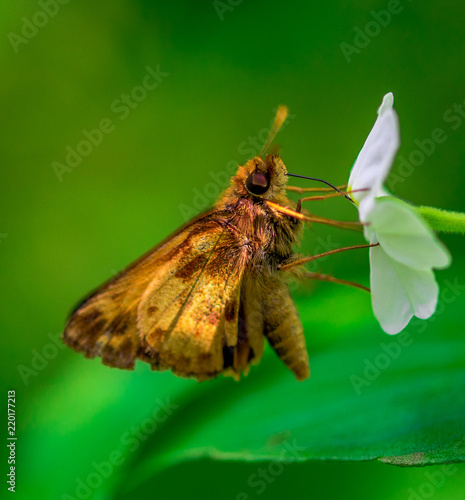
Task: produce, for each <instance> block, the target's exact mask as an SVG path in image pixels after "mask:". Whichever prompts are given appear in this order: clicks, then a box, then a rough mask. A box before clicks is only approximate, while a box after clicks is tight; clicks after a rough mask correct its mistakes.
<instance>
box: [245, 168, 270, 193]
mask: <svg viewBox="0 0 465 500" xmlns="http://www.w3.org/2000/svg"><path fill="white" fill-rule="evenodd" d="M245 187H246V188H247V191H248V192H249V193H250V194H254V195H260V194H264V193H266V192H267V191H268V189H269V187H270V178H269V177H268V174H265V173H263V172H253V173H251V174H250V175H249V176H248V177H247V180H246V181H245Z"/></svg>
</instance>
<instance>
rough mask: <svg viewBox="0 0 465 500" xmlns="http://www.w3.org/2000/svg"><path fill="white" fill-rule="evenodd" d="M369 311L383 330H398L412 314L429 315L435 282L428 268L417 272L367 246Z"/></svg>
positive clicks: (436, 294)
mask: <svg viewBox="0 0 465 500" xmlns="http://www.w3.org/2000/svg"><path fill="white" fill-rule="evenodd" d="M370 265H371V293H372V304H373V312H374V314H375V316H376V318H377V320H378V321H379V323H380V325H381V327H382V328H383V330H384V331H385V332H386V333H389V334H391V335H392V334H395V333H399V332H400V331H402V330H403V329H404V328H405V326H406V325H407V324H408V322H409V321H410V319H411V318H412V316H413V315H415V316H417V317H418V318H422V319H426V318H429V317H430V316H431V315H432V314H433V313H434V311H435V309H436V304H437V300H438V292H439V290H438V285H437V283H436V279H435V277H434V274H433V272H432V271H419V270H417V269H412V268H411V267H408V266H404V265H403V264H400V263H399V262H397V261H395V260H393V259H391V258H390V257H389V256H388V255H387V254H386V252H384V250H383V249H382V248H381V247H372V248H370Z"/></svg>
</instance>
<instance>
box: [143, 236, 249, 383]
mask: <svg viewBox="0 0 465 500" xmlns="http://www.w3.org/2000/svg"><path fill="white" fill-rule="evenodd" d="M246 263H247V254H246V251H245V250H244V249H243V248H242V247H241V245H240V244H239V241H238V240H237V238H236V237H235V236H234V235H233V234H232V233H231V232H230V231H229V230H228V229H226V228H224V227H221V226H217V228H216V229H215V228H210V229H209V230H208V231H203V232H201V233H199V234H198V235H197V239H196V240H195V241H194V245H193V247H192V248H191V250H190V252H189V258H188V259H186V260H184V261H183V262H181V263H180V264H181V265H178V266H177V268H176V269H173V270H172V272H171V273H170V274H169V275H168V276H164V277H162V276H157V277H156V279H154V280H152V282H151V283H150V285H149V286H148V287H147V289H146V291H145V292H144V294H143V296H142V298H141V300H140V304H139V308H138V327H139V332H140V335H141V338H142V343H143V346H144V347H145V348H146V353H147V354H148V356H149V357H150V359H151V360H152V364H153V365H154V367H156V368H159V369H164V368H170V369H171V370H173V371H174V372H175V373H176V374H178V375H181V376H185V377H189V376H193V377H195V378H197V379H198V380H204V379H208V378H212V377H214V376H216V375H218V374H219V373H222V372H223V371H224V370H225V369H227V368H228V367H229V361H228V350H229V349H233V348H234V346H235V345H236V344H237V331H238V326H237V324H238V316H237V313H236V311H238V309H239V290H240V283H241V280H242V276H243V274H244V270H245V267H246Z"/></svg>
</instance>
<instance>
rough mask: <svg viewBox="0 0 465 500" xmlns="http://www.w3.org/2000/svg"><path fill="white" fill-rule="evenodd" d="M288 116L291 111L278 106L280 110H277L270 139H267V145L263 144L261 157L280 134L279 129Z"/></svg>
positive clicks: (269, 134) (285, 107)
mask: <svg viewBox="0 0 465 500" xmlns="http://www.w3.org/2000/svg"><path fill="white" fill-rule="evenodd" d="M288 114H289V109H288V108H287V106H283V105H282V104H281V105H280V106H278V109H277V110H276V116H275V117H274V122H273V125H272V126H271V130H270V131H269V133H268V137H267V138H266V141H265V144H263V147H262V150H261V151H260V156H262V155H263V153H265V151H266V150H267V149H268V147H269V145H270V144H271V142H272V141H273V139H274V138H275V137H276V134H277V133H278V131H279V129H280V128H281V127H282V125H283V123H284V122H285V120H286V118H287V115H288Z"/></svg>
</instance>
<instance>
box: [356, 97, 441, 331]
mask: <svg viewBox="0 0 465 500" xmlns="http://www.w3.org/2000/svg"><path fill="white" fill-rule="evenodd" d="M393 102H394V97H393V95H392V93H389V94H386V95H385V96H384V99H383V102H382V104H381V106H380V108H379V109H378V118H377V120H376V122H375V124H374V126H373V129H372V130H371V132H370V134H369V135H368V138H367V140H366V141H365V144H364V145H363V148H362V150H361V151H360V153H359V155H358V157H357V159H356V160H355V163H354V166H353V167H352V171H351V173H350V177H349V183H348V191H349V192H350V195H351V197H352V199H353V200H354V202H355V203H356V204H357V206H358V210H359V218H360V221H361V222H363V223H365V224H366V225H365V228H364V234H365V238H366V239H367V241H368V242H369V243H379V246H375V247H372V248H370V267H371V277H370V281H371V293H372V304H373V312H374V314H375V316H376V318H377V319H378V321H379V323H380V325H381V327H382V328H383V330H384V331H385V332H387V333H389V334H395V333H399V332H400V331H401V330H403V329H404V328H405V326H406V325H407V323H408V322H409V321H410V319H411V318H412V316H413V315H415V316H417V317H418V318H422V319H426V318H429V317H430V316H431V315H432V314H433V313H434V311H435V309H436V305H437V300H438V292H439V289H438V284H437V282H436V279H435V277H434V273H433V271H432V269H433V268H444V267H447V266H448V265H449V264H450V255H449V252H448V251H447V249H446V248H445V247H444V245H443V244H442V243H441V242H440V241H439V240H438V239H437V237H436V235H435V234H434V233H433V231H432V230H431V228H430V227H429V226H428V225H427V223H426V222H425V221H424V220H423V219H422V218H421V217H420V216H419V215H418V214H417V213H416V212H415V210H414V208H413V207H412V206H410V205H408V204H407V203H405V202H403V201H401V200H399V199H398V198H395V197H394V196H391V195H390V194H389V193H388V192H387V191H386V190H385V189H384V186H383V183H384V180H385V179H386V177H387V175H388V173H389V169H390V167H391V165H392V163H393V161H394V158H395V155H396V153H397V150H398V149H399V144H400V139H399V123H398V119H397V115H396V112H395V111H394V110H393V108H392V105H393ZM357 190H362V191H357ZM353 191H356V192H353Z"/></svg>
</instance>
